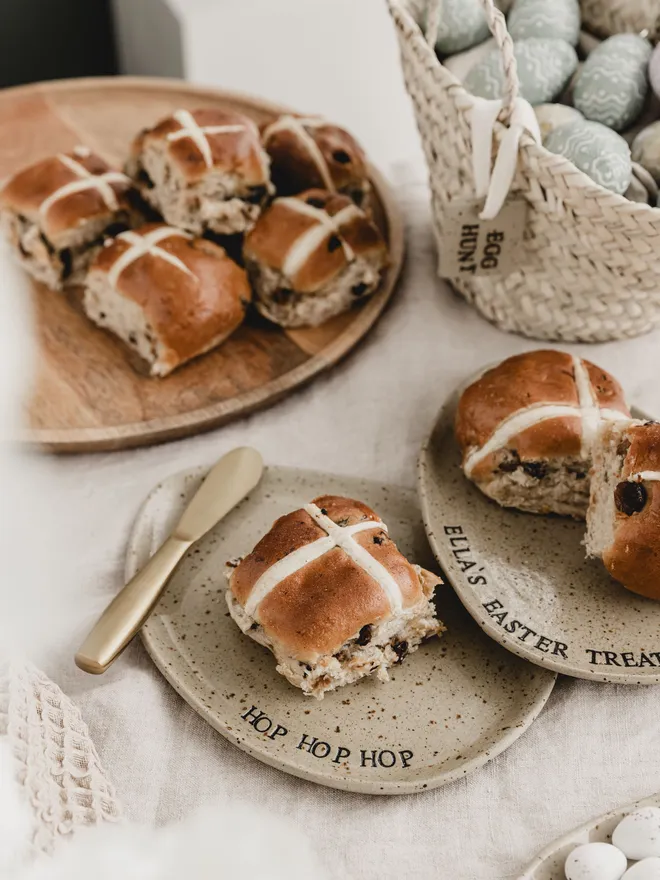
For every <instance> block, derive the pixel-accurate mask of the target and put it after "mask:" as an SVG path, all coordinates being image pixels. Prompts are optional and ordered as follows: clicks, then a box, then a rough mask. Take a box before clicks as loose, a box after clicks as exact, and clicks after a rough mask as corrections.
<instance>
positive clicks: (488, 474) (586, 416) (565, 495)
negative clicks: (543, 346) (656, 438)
mask: <svg viewBox="0 0 660 880" xmlns="http://www.w3.org/2000/svg"><path fill="white" fill-rule="evenodd" d="M629 418H630V412H629V410H628V407H627V406H626V403H625V399H624V396H623V391H622V389H621V386H620V385H619V383H618V382H617V381H616V379H614V378H613V376H611V375H610V374H609V373H607V372H606V371H605V370H603V369H601V368H600V367H597V366H595V365H594V364H592V363H590V362H589V361H585V360H582V359H581V358H579V357H577V356H575V355H570V354H566V353H564V352H561V351H552V350H547V351H546V350H541V351H531V352H527V353H526V354H521V355H516V356H514V357H511V358H508V359H507V360H505V361H503V362H502V363H501V364H499V365H498V366H496V367H493V368H492V369H490V370H487V371H486V372H485V373H484V374H483V375H482V376H481V377H480V378H479V379H477V381H476V382H474V383H473V384H472V385H470V386H469V387H468V388H467V389H466V390H465V391H464V392H463V394H462V396H461V399H460V401H459V405H458V410H457V413H456V438H457V440H458V444H459V446H460V448H461V452H462V455H463V461H462V467H463V471H464V473H465V475H466V476H467V477H468V478H469V479H470V480H472V481H473V482H474V483H476V485H477V486H478V487H479V488H480V489H481V490H482V491H483V492H484V493H485V494H486V495H488V496H489V497H490V498H493V499H494V500H495V501H497V502H498V503H499V504H502V505H503V506H505V507H517V508H519V509H521V510H526V511H529V512H532V513H558V514H562V515H569V516H574V517H576V518H584V516H585V514H586V509H587V504H588V501H589V469H590V467H591V450H592V446H593V443H594V441H595V438H596V432H597V430H598V427H599V425H600V424H601V423H602V422H603V421H626V420H628V419H629Z"/></svg>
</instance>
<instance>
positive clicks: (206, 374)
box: [0, 77, 404, 452]
mask: <svg viewBox="0 0 660 880" xmlns="http://www.w3.org/2000/svg"><path fill="white" fill-rule="evenodd" d="M208 106H213V107H214V106H220V107H228V108H231V109H236V110H238V111H240V112H243V113H246V114H249V115H250V116H252V117H253V118H254V119H255V120H256V121H257V122H259V123H261V122H264V121H267V120H269V119H272V118H273V117H274V116H276V115H278V114H280V113H282V112H290V111H288V108H283V107H278V106H275V105H273V104H269V103H267V102H264V101H260V100H258V99H256V98H251V97H248V96H244V95H239V94H235V93H229V92H222V91H219V90H215V89H206V88H201V87H197V86H192V85H190V84H188V83H184V82H182V81H179V80H166V79H149V78H136V77H111V78H100V79H78V80H62V81H59V82H51V83H40V84H37V85H29V86H20V87H18V88H14V89H6V90H5V91H3V92H2V93H0V179H4V178H6V177H7V176H8V175H10V174H12V173H13V172H14V171H16V170H17V169H18V168H20V167H21V166H23V165H27V164H30V163H31V162H34V161H37V160H38V159H41V158H43V157H45V156H47V155H50V154H52V153H55V152H58V151H63V150H68V149H71V147H73V146H75V145H76V144H86V145H87V146H89V147H90V148H91V149H93V150H94V151H95V152H97V153H99V154H100V155H101V156H103V157H104V158H105V159H107V161H108V162H110V163H112V164H114V165H119V166H120V165H121V164H122V163H123V159H124V157H125V155H126V153H127V150H128V145H129V143H130V141H131V139H132V137H133V136H134V134H135V133H136V132H137V131H138V130H139V129H141V128H143V127H145V126H147V125H151V124H152V123H154V122H155V121H156V120H158V119H159V118H161V117H163V116H166V115H168V114H169V113H171V112H172V111H173V110H175V109H176V108H178V107H185V108H188V109H190V110H192V109H195V108H196V107H208ZM371 177H372V182H373V185H374V198H373V204H372V207H373V210H374V215H375V218H376V221H377V223H378V225H379V226H380V227H381V229H382V231H383V233H384V235H385V236H386V238H387V240H388V242H389V246H390V254H391V265H390V268H389V270H388V271H387V273H386V275H385V277H384V279H383V282H382V284H381V287H380V289H379V290H378V291H377V293H376V294H375V295H374V296H373V297H371V298H370V299H369V300H368V301H367V302H366V303H364V304H362V305H360V306H357V307H356V308H355V309H354V310H352V311H351V312H349V313H346V314H344V315H340V316H339V317H337V318H335V319H333V320H331V321H328V322H327V323H326V324H324V325H323V326H322V327H318V328H310V329H299V330H291V331H283V330H282V329H281V328H278V327H276V326H275V325H273V324H270V323H269V322H267V321H266V320H263V319H261V318H259V317H258V316H257V315H256V314H254V313H253V314H251V315H250V316H249V318H248V320H247V321H246V323H245V324H244V325H243V326H242V327H241V328H240V329H239V330H238V331H237V332H236V333H235V334H234V335H233V336H231V337H230V339H229V340H227V341H226V342H225V343H224V344H223V345H222V346H220V348H218V349H216V350H215V351H213V352H211V353H209V354H207V355H204V356H203V357H201V358H198V359H197V360H195V361H192V362H191V363H190V364H188V365H186V366H184V367H182V368H181V369H179V370H177V371H175V372H174V373H173V374H172V375H171V376H169V377H167V378H166V379H153V378H150V377H148V376H144V375H141V374H140V373H139V372H137V371H136V370H135V369H134V367H133V366H131V363H132V360H131V355H130V353H129V352H128V350H127V348H126V347H125V346H124V345H123V344H122V343H121V342H120V341H119V340H117V339H116V338H115V337H114V336H112V335H111V334H109V333H107V332H105V331H103V330H100V329H98V328H96V327H95V326H94V325H93V324H91V323H90V322H89V321H88V320H87V319H86V318H85V317H84V315H83V314H82V313H81V310H80V306H79V295H77V294H76V293H75V292H73V293H69V294H64V293H57V292H53V291H51V290H48V289H47V288H45V287H44V286H43V285H40V284H37V283H36V282H35V283H33V284H32V285H31V286H32V288H33V300H34V316H35V321H36V328H37V336H38V340H39V364H38V370H37V379H36V383H35V389H34V393H33V396H32V399H31V401H30V404H29V407H28V419H29V425H30V428H29V430H28V431H27V432H26V435H25V439H26V441H27V442H30V443H36V444H39V445H40V446H42V447H45V448H47V449H49V450H51V451H55V452H89V451H94V450H109V449H123V448H126V447H131V446H141V445H146V444H149V443H155V442H161V441H166V440H172V439H175V438H179V437H184V436H186V435H190V434H194V433H198V432H199V431H203V430H208V429H210V428H213V427H215V426H217V425H220V424H222V423H223V422H227V421H229V420H231V419H234V418H237V417H239V416H242V415H245V414H246V413H249V412H252V411H253V410H255V409H257V408H258V407H262V406H266V405H268V404H271V403H274V402H275V401H276V400H278V399H279V398H281V397H282V396H283V395H284V394H286V393H288V392H289V391H291V390H293V389H294V388H296V387H298V386H300V385H302V384H303V383H305V382H308V381H309V380H310V379H312V378H313V377H314V376H316V375H318V374H319V373H320V372H322V371H323V370H326V369H328V368H329V367H330V366H332V365H333V364H335V363H337V361H338V360H339V359H340V358H342V357H343V356H344V355H346V354H347V353H348V352H349V351H350V350H351V349H352V348H353V347H354V346H355V345H357V343H358V342H359V341H360V340H361V339H362V338H363V337H364V335H365V334H366V333H367V332H368V330H369V329H370V328H371V327H372V326H373V324H374V323H375V321H376V320H377V318H378V317H379V315H380V314H381V312H382V311H383V309H384V308H385V305H386V304H387V302H388V300H389V298H390V297H391V295H392V293H393V291H394V287H395V284H396V280H397V277H398V275H399V273H400V270H401V267H402V264H403V255H404V242H403V224H402V220H401V216H400V213H399V210H398V208H397V206H396V203H395V202H394V199H393V196H392V193H391V191H390V189H389V187H388V185H387V184H386V182H385V181H384V179H383V178H382V177H381V175H380V174H379V173H378V172H377V171H376V170H375V169H372V170H371Z"/></svg>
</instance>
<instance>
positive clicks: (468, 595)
mask: <svg viewBox="0 0 660 880" xmlns="http://www.w3.org/2000/svg"><path fill="white" fill-rule="evenodd" d="M486 369H488V368H486ZM481 372H483V370H479V371H477V372H476V373H475V375H474V376H473V377H472V378H470V379H467V380H465V381H463V382H460V383H459V384H458V385H457V386H456V387H455V388H454V390H453V391H451V392H450V393H449V394H448V395H447V398H446V399H445V401H444V403H443V404H442V406H441V407H440V410H439V411H438V414H437V416H436V418H435V420H434V422H433V426H432V428H431V430H430V431H429V433H428V434H427V436H426V438H425V439H424V442H423V443H422V446H421V448H420V450H419V453H418V455H417V465H416V475H417V496H418V498H419V501H420V507H421V510H422V519H423V520H424V528H425V530H426V537H427V539H428V542H429V544H430V545H431V549H432V551H433V555H434V556H435V559H436V561H437V563H438V565H439V566H440V570H441V571H442V574H443V576H444V577H445V578H446V580H447V582H448V583H449V584H451V586H452V589H453V590H454V592H455V593H456V595H457V596H458V598H459V599H460V601H461V604H462V605H463V607H464V608H465V609H466V611H467V612H468V613H469V614H470V616H471V617H472V619H473V620H474V621H475V622H476V623H477V625H478V626H479V627H480V628H481V629H482V630H483V631H484V632H485V633H486V635H487V636H488V637H489V638H491V639H493V640H494V641H496V642H497V643H498V644H499V645H501V646H502V647H503V648H506V650H507V651H510V652H511V653H512V654H516V655H517V656H518V657H520V658H522V659H523V660H527V661H528V662H529V663H533V664H534V665H535V666H538V667H540V668H542V669H546V670H549V671H550V672H554V673H555V674H559V675H566V676H568V677H569V678H577V679H580V680H581V681H595V682H601V683H603V684H627V685H633V686H639V687H646V686H649V685H655V684H660V669H658V670H657V672H655V673H652V674H648V675H645V676H644V677H643V678H640V677H639V676H637V677H635V675H634V673H632V672H627V671H626V670H625V669H621V670H620V671H617V670H616V668H615V667H606V668H607V669H608V670H609V669H613V670H614V671H610V672H607V673H605V672H598V671H596V670H594V672H591V671H590V670H583V669H579V668H578V667H575V666H571V665H570V664H568V665H567V664H566V663H564V664H562V663H561V662H559V661H558V660H555V659H553V657H552V655H546V654H541V655H537V654H534V653H532V652H531V650H529V651H528V650H525V648H524V647H520V646H519V645H518V644H517V643H515V642H513V641H510V640H509V639H507V638H506V636H503V635H502V629H501V627H499V626H498V625H497V624H496V623H495V622H493V621H492V619H491V618H490V617H489V616H488V615H484V614H482V613H481V612H480V610H479V609H480V608H481V605H480V604H479V602H478V601H476V599H477V597H476V593H474V591H472V590H470V589H469V587H468V586H467V585H466V584H464V583H463V582H462V581H460V580H459V579H458V578H454V577H453V576H452V575H450V574H449V572H448V570H447V568H446V566H445V554H444V548H443V545H442V544H441V543H440V542H439V541H438V540H437V538H436V535H435V531H434V528H433V523H432V518H431V516H430V503H429V490H428V487H427V483H428V482H429V479H430V478H429V477H428V470H429V468H428V464H427V463H428V459H429V449H430V447H431V446H432V444H433V441H434V439H435V436H436V432H437V431H438V430H439V428H440V425H441V423H442V422H443V420H444V418H445V415H446V414H447V412H448V410H450V409H452V408H453V407H454V401H455V400H456V401H457V399H458V396H459V394H460V392H461V391H462V390H463V389H464V388H465V387H466V386H467V385H468V384H469V383H471V382H472V381H473V380H474V378H475V377H478V376H479V374H480V373H481ZM631 410H634V411H635V412H636V413H638V414H639V415H640V416H642V417H646V418H651V417H650V416H647V415H646V414H645V413H644V411H643V410H641V409H640V407H638V406H635V405H634V404H633V405H632V407H631ZM493 503H495V502H493ZM530 516H533V514H530ZM621 589H625V587H623V586H621Z"/></svg>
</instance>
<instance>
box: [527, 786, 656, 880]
mask: <svg viewBox="0 0 660 880" xmlns="http://www.w3.org/2000/svg"><path fill="white" fill-rule="evenodd" d="M646 806H658V807H660V792H658V793H656V794H650V795H648V796H647V797H644V798H640V799H639V800H636V801H633V802H632V803H628V804H626V805H625V806H622V807H615V808H614V809H612V810H608V811H607V812H606V813H601V814H600V816H596V817H595V818H593V819H588V820H587V821H586V822H583V823H582V825H578V826H577V827H575V828H573V829H571V830H570V831H567V832H566V834H562V835H561V836H560V837H556V838H555V839H554V840H552V841H551V842H550V843H549V844H547V846H544V847H543V849H542V850H541V851H540V852H539V853H538V854H537V855H536V856H535V857H534V858H533V859H532V861H531V862H529V863H528V864H527V866H526V867H525V868H524V870H523V873H522V874H520V875H519V876H518V877H517V878H516V880H534V875H533V872H534V871H536V870H537V869H538V868H541V867H543V863H544V862H546V861H547V860H548V859H549V858H551V857H552V856H554V855H555V853H556V852H557V851H558V850H560V849H561V848H562V847H564V846H567V845H568V844H569V843H573V842H574V841H575V842H576V843H577V840H576V838H579V837H580V836H581V835H583V834H588V833H589V832H591V831H593V830H594V829H595V828H597V827H598V825H601V824H602V823H603V822H608V821H609V820H610V819H616V818H617V816H620V815H621V814H623V815H624V816H627V815H628V814H629V813H632V811H633V810H636V809H638V808H639V807H646Z"/></svg>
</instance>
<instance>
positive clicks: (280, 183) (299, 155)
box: [262, 116, 369, 205]
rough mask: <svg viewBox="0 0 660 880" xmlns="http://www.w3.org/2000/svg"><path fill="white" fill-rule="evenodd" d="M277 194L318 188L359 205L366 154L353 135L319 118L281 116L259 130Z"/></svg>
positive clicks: (365, 181) (364, 185)
mask: <svg viewBox="0 0 660 880" xmlns="http://www.w3.org/2000/svg"><path fill="white" fill-rule="evenodd" d="M262 137H263V143H264V147H265V148H266V150H267V151H268V154H269V156H270V159H271V167H272V177H273V183H274V184H275V188H276V190H277V193H278V195H294V194H295V193H299V192H302V191H303V190H306V189H312V188H317V187H318V188H322V189H327V190H329V191H330V192H343V193H346V194H347V195H349V196H350V197H351V198H352V199H353V200H354V201H355V202H356V204H359V205H362V204H363V203H364V198H365V196H366V194H367V193H368V191H369V178H368V175H369V171H368V167H367V157H366V155H365V153H364V150H363V149H362V147H361V146H360V145H359V144H358V142H357V141H356V140H355V138H354V137H353V136H352V135H351V134H349V133H348V132H347V131H345V130H344V129H343V128H339V126H337V125H333V124H332V123H330V122H328V121H327V120H325V119H322V118H321V117H302V116H281V117H280V118H279V119H277V120H276V121H275V122H272V123H270V124H269V125H266V126H265V127H264V128H263V131H262Z"/></svg>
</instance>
